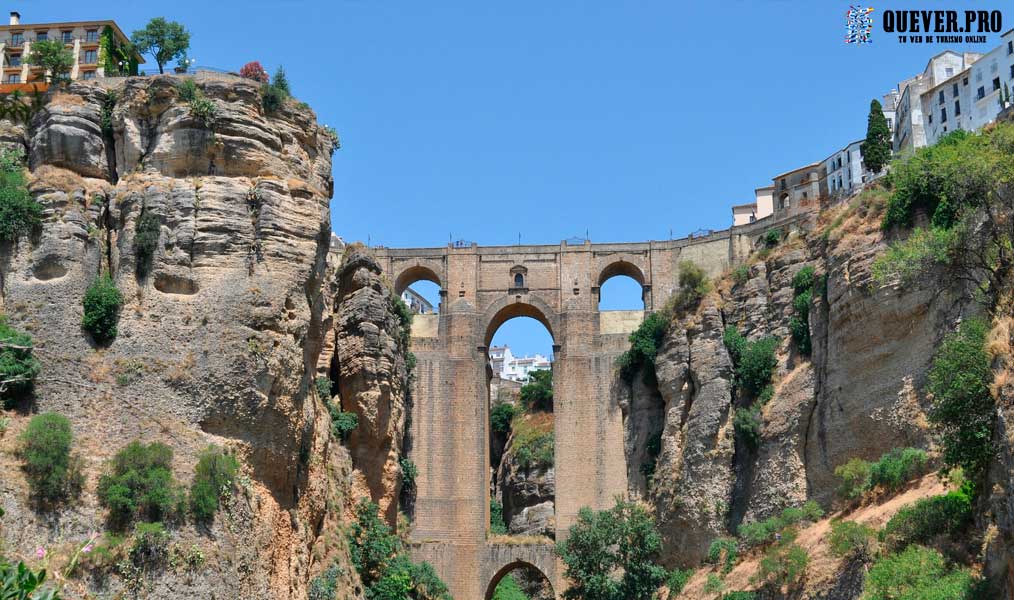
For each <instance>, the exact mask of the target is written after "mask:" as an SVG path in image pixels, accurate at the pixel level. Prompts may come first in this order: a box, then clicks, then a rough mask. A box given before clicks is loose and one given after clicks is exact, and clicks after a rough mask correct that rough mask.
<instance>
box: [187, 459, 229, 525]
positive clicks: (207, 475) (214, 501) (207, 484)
mask: <svg viewBox="0 0 1014 600" xmlns="http://www.w3.org/2000/svg"><path fill="white" fill-rule="evenodd" d="M237 473H239V461H237V460H236V457H234V456H232V455H231V454H226V453H225V452H224V451H223V450H222V449H221V448H220V447H218V446H208V448H206V449H205V450H204V452H202V453H201V456H200V458H199V459H198V460H197V466H196V467H194V480H193V482H192V483H191V484H190V512H191V513H192V514H193V515H194V518H195V519H196V520H198V521H210V520H211V519H212V518H214V516H215V513H216V512H217V511H218V507H219V503H220V502H221V499H222V495H223V494H226V493H229V492H230V490H232V486H233V484H234V483H235V481H236V474H237Z"/></svg>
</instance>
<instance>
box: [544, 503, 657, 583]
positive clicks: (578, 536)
mask: <svg viewBox="0 0 1014 600" xmlns="http://www.w3.org/2000/svg"><path fill="white" fill-rule="evenodd" d="M661 550H662V537H661V536H660V535H659V533H658V530H657V529H656V527H655V521H654V519H653V518H652V516H651V514H650V513H649V512H648V510H647V509H646V508H645V507H644V506H643V505H640V504H637V503H634V502H626V501H623V500H617V502H616V504H615V505H614V506H613V508H611V509H608V510H602V511H593V510H591V509H589V508H587V507H586V508H582V509H581V510H580V511H578V516H577V522H576V523H575V524H574V525H572V526H571V527H570V530H569V535H568V536H567V539H566V540H565V541H563V542H560V543H559V544H557V553H558V554H559V555H560V558H561V560H562V561H563V563H564V565H565V571H564V576H565V577H566V578H567V579H568V580H569V581H570V582H571V586H570V591H568V596H567V597H568V598H581V599H582V600H620V599H626V598H650V597H651V596H652V594H654V593H655V591H656V590H657V589H658V587H659V586H660V585H661V584H662V582H663V581H664V579H665V577H666V575H667V573H666V570H665V569H663V568H662V567H661V566H659V564H658V558H659V553H660V552H661Z"/></svg>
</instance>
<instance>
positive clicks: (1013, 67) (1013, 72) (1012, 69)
mask: <svg viewBox="0 0 1014 600" xmlns="http://www.w3.org/2000/svg"><path fill="white" fill-rule="evenodd" d="M1010 78H1011V79H1014V65H1011V66H1010Z"/></svg>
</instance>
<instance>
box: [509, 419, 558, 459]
mask: <svg viewBox="0 0 1014 600" xmlns="http://www.w3.org/2000/svg"><path fill="white" fill-rule="evenodd" d="M512 427H513V431H514V438H513V441H512V443H511V449H512V450H513V452H514V458H515V460H516V461H517V464H518V466H519V467H521V468H522V469H533V468H535V469H546V468H549V467H552V466H553V461H554V460H555V449H556V446H555V441H554V439H553V430H552V429H549V430H545V429H543V428H541V427H538V426H535V425H533V424H532V423H530V422H529V421H528V420H526V419H523V418H517V419H514V423H513V425H512Z"/></svg>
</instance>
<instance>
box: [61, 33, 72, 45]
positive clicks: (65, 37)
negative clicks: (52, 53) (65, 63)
mask: <svg viewBox="0 0 1014 600" xmlns="http://www.w3.org/2000/svg"><path fill="white" fill-rule="evenodd" d="M60 37H61V39H62V40H63V43H64V44H73V43H74V32H73V31H62V32H60Z"/></svg>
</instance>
